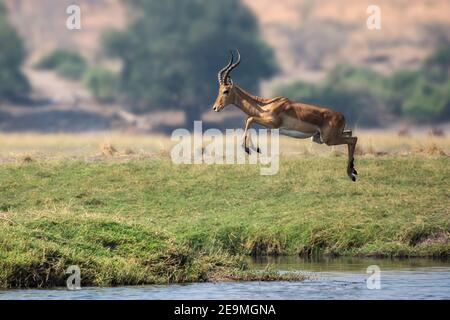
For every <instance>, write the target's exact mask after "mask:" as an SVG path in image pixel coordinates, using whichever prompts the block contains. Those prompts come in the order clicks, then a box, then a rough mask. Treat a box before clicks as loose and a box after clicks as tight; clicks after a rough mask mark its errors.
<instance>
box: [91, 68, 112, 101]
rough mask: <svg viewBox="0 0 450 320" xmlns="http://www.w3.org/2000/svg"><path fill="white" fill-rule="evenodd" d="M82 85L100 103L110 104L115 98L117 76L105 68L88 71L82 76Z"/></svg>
mask: <svg viewBox="0 0 450 320" xmlns="http://www.w3.org/2000/svg"><path fill="white" fill-rule="evenodd" d="M83 83H84V85H85V86H86V87H87V88H88V89H89V90H90V91H91V93H92V94H93V95H94V97H95V99H97V100H98V101H100V102H112V101H114V100H115V99H116V98H117V91H118V89H119V78H118V75H117V74H115V73H113V72H112V71H110V70H108V69H106V68H103V67H97V68H94V69H90V70H88V71H87V72H86V73H85V74H84V76H83Z"/></svg>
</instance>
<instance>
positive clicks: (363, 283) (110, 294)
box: [0, 257, 450, 300]
mask: <svg viewBox="0 0 450 320" xmlns="http://www.w3.org/2000/svg"><path fill="white" fill-rule="evenodd" d="M250 263H251V264H252V266H253V268H255V269H263V268H265V267H266V266H268V265H269V266H271V267H272V268H275V269H277V270H280V272H286V271H301V272H305V273H306V274H308V275H310V276H311V278H310V279H308V280H305V281H294V282H280V281H274V282H259V281H254V282H219V283H192V284H170V285H146V286H124V287H114V288H98V287H85V288H82V289H81V290H76V291H70V290H67V289H65V288H56V289H23V290H22V289H21V290H4V291H0V299H225V300H229V299H450V260H431V259H406V260H391V259H366V258H320V259H314V260H304V259H300V258H295V257H280V258H270V259H269V258H266V259H259V260H257V261H255V260H253V261H251V262H250ZM369 266H376V267H371V269H370V270H374V269H378V268H379V270H380V273H379V277H378V275H377V274H372V273H367V268H368V267H369ZM368 278H370V279H369V281H368ZM377 279H379V281H378V280H377ZM378 284H379V286H378ZM369 287H370V288H372V289H369ZM377 287H379V289H377Z"/></svg>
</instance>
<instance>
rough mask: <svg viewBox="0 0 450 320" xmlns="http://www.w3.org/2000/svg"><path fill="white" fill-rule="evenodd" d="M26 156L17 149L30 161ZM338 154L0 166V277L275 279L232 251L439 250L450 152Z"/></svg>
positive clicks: (5, 281) (7, 282) (7, 281)
mask: <svg viewBox="0 0 450 320" xmlns="http://www.w3.org/2000/svg"><path fill="white" fill-rule="evenodd" d="M28 160H29V159H28ZM356 167H357V169H358V172H359V180H358V181H357V182H356V183H352V182H351V181H349V180H348V179H347V178H346V175H345V169H344V168H345V158H344V157H342V156H336V157H334V156H327V157H324V156H320V157H313V156H302V157H299V156H297V157H282V159H281V164H280V172H279V173H278V174H277V175H274V176H260V174H259V167H257V166H250V165H243V166H238V165H232V166H228V165H173V164H172V163H171V162H170V159H169V158H168V157H167V156H164V155H161V156H154V157H151V158H147V159H133V160H126V161H119V160H107V159H104V160H101V161H93V162H85V161H78V160H58V161H40V160H38V161H34V160H31V161H17V162H8V163H3V164H1V165H0V181H1V185H0V229H1V232H0V287H23V286H51V285H64V284H65V279H66V278H67V275H65V274H64V270H65V269H66V268H67V267H68V266H70V265H79V266H80V268H81V272H82V281H83V285H88V284H91V285H120V284H140V283H166V282H189V281H214V280H222V279H257V278H261V277H263V278H265V279H267V280H268V279H274V278H276V277H277V276H276V274H275V273H271V272H266V273H265V274H258V273H255V272H253V271H250V270H248V268H247V266H246V264H245V263H244V262H243V260H242V259H241V258H240V257H239V256H240V255H265V254H268V255H277V254H285V255H297V254H301V255H309V254H314V253H325V254H335V255H374V256H381V255H383V256H448V254H449V252H450V240H449V233H450V198H449V190H450V157H448V156H381V157H377V156H364V157H360V158H359V159H358V161H357V164H356Z"/></svg>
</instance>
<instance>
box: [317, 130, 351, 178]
mask: <svg viewBox="0 0 450 320" xmlns="http://www.w3.org/2000/svg"><path fill="white" fill-rule="evenodd" d="M344 125H345V123H341V124H340V125H339V126H337V127H336V128H330V127H328V128H324V129H323V130H322V133H323V135H322V137H323V140H324V142H325V143H326V144H327V145H329V146H336V145H341V144H346V145H347V146H348V160H347V175H348V177H349V178H350V179H351V180H352V181H356V175H357V174H358V172H357V171H356V169H355V158H354V155H355V149H356V143H357V141H358V137H352V136H351V131H350V132H349V130H345V131H344V130H343V128H344ZM349 135H350V136H349Z"/></svg>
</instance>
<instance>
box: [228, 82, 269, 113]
mask: <svg viewBox="0 0 450 320" xmlns="http://www.w3.org/2000/svg"><path fill="white" fill-rule="evenodd" d="M234 90H235V91H234V101H233V104H234V105H235V106H236V107H238V108H239V109H241V110H242V111H244V112H245V113H246V114H248V115H249V116H258V115H260V114H261V113H262V112H264V110H263V109H262V108H261V106H260V105H261V104H265V101H266V99H264V98H260V97H257V96H254V95H252V94H250V93H248V92H246V91H245V90H244V89H242V88H240V87H239V86H237V85H235V86H234Z"/></svg>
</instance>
